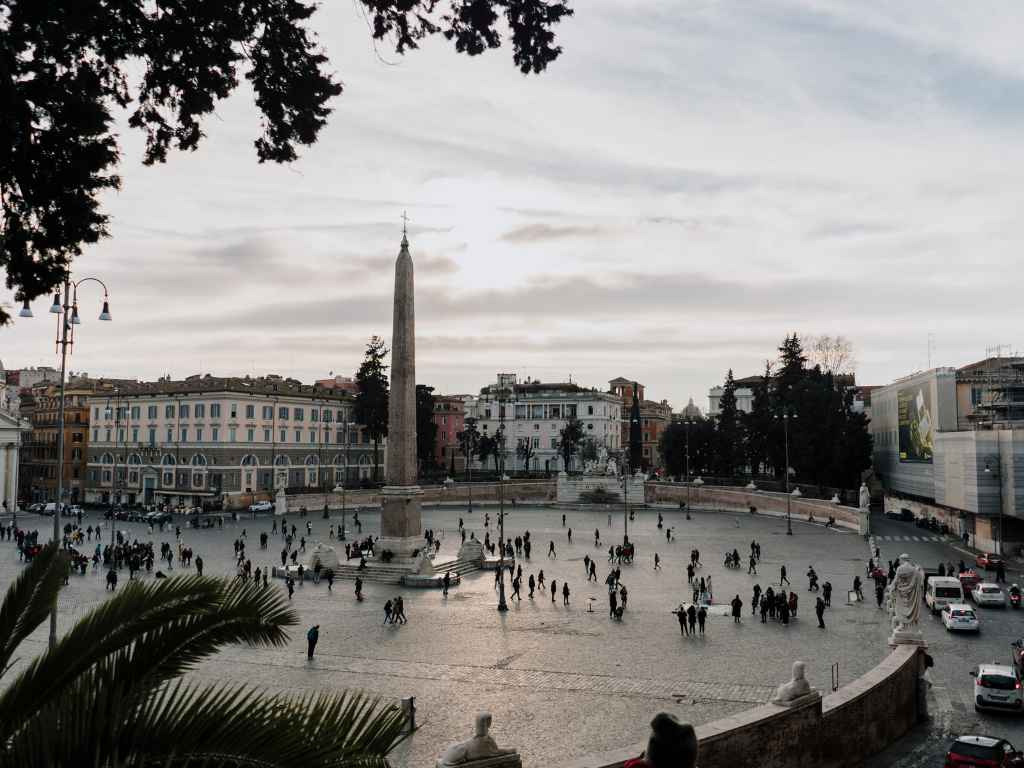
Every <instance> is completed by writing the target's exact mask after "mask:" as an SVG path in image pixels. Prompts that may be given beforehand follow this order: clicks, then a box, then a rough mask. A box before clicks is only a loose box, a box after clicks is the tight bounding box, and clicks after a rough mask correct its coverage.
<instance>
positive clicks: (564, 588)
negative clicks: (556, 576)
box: [562, 581, 569, 608]
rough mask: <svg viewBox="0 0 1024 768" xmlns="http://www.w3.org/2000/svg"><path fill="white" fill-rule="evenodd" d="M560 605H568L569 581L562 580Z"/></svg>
mask: <svg viewBox="0 0 1024 768" xmlns="http://www.w3.org/2000/svg"><path fill="white" fill-rule="evenodd" d="M562 605H564V606H565V607H566V608H568V607H569V582H567V581H563V582H562Z"/></svg>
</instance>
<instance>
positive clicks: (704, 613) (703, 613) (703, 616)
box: [697, 595, 743, 636]
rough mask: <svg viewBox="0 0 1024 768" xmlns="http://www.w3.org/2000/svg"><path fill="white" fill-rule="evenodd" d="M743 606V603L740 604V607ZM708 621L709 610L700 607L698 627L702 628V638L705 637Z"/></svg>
mask: <svg viewBox="0 0 1024 768" xmlns="http://www.w3.org/2000/svg"><path fill="white" fill-rule="evenodd" d="M738 597H739V596H738V595H737V598H738ZM742 606H743V603H740V607H742ZM707 620H708V609H707V608H705V607H704V606H703V605H702V606H701V607H700V610H699V611H697V624H698V625H699V626H700V634H701V635H702V636H703V635H704V623H705V622H706V621H707Z"/></svg>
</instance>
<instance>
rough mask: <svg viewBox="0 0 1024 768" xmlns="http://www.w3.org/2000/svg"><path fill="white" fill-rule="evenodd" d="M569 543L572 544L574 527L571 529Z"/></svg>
mask: <svg viewBox="0 0 1024 768" xmlns="http://www.w3.org/2000/svg"><path fill="white" fill-rule="evenodd" d="M569 543H570V544H572V528H570V529H569Z"/></svg>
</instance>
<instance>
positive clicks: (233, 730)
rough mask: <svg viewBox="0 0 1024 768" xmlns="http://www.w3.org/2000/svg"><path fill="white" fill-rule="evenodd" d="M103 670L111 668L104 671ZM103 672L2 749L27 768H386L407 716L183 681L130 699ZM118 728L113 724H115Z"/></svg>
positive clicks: (322, 698) (329, 699)
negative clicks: (81, 767) (105, 767)
mask: <svg viewBox="0 0 1024 768" xmlns="http://www.w3.org/2000/svg"><path fill="white" fill-rule="evenodd" d="M102 666H103V665H101V667H102ZM109 673H110V670H109V668H108V669H105V670H104V669H102V668H97V669H93V670H90V671H89V673H87V674H86V675H84V676H82V677H81V678H79V679H78V680H76V681H75V684H74V685H73V686H72V687H71V688H70V689H69V690H67V691H66V692H65V695H64V696H62V697H61V698H60V699H59V700H55V701H51V702H50V703H48V704H47V706H46V707H44V708H43V709H42V710H41V711H40V712H39V715H38V716H37V717H36V718H33V720H32V721H31V722H30V723H28V724H26V726H25V727H24V728H22V729H21V730H20V731H19V732H18V733H17V734H15V735H14V737H13V738H11V739H10V740H9V741H8V742H7V749H6V750H3V751H0V755H2V757H3V762H4V763H10V764H12V765H18V766H28V767H31V766H35V765H38V766H40V768H41V767H42V766H79V765H86V764H92V765H118V766H128V767H130V766H140V767H141V766H153V765H162V766H174V767H177V766H197V765H203V766H211V768H212V767H213V766H231V767H232V768H236V767H237V768H242V767H243V766H244V767H248V766H251V767H252V768H278V767H279V766H281V767H283V766H289V767H291V766H302V767H303V768H321V767H322V768H327V767H328V766H331V767H332V768H355V766H360V767H363V766H365V767H366V768H386V767H387V766H388V760H387V755H388V753H389V752H390V751H391V750H392V749H394V747H395V745H396V744H397V743H398V742H399V741H400V740H401V739H402V730H403V727H404V716H403V715H402V713H401V711H400V710H399V709H398V708H397V707H394V706H386V705H381V704H380V703H379V702H377V701H375V700H372V699H369V698H367V697H365V696H363V695H362V694H348V693H343V694H341V695H337V696H332V695H326V694H311V695H309V696H305V697H287V696H266V695H264V694H263V693H262V692H261V691H259V690H256V689H252V688H245V687H231V686H216V687H210V686H200V685H197V684H189V683H184V682H181V681H178V682H175V683H170V684H167V685H164V686H161V687H159V688H157V689H153V690H150V691H149V692H148V693H147V695H145V696H144V697H142V699H141V700H140V698H139V697H138V696H137V695H126V693H127V692H126V690H125V688H124V686H122V685H119V684H118V682H117V681H116V678H109V677H108V678H107V682H109V683H111V684H110V685H104V684H103V678H104V677H106V676H107V675H108V674H109ZM112 725H113V726H114V727H111V726H112Z"/></svg>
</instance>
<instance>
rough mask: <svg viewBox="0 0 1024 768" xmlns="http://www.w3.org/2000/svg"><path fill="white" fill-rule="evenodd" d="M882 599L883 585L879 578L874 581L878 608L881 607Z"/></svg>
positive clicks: (883, 594) (883, 596) (883, 593)
mask: <svg viewBox="0 0 1024 768" xmlns="http://www.w3.org/2000/svg"><path fill="white" fill-rule="evenodd" d="M884 599H885V586H884V585H883V584H882V582H881V581H880V580H879V581H876V582H875V601H876V602H877V603H878V607H879V608H881V607H882V601H883V600H884Z"/></svg>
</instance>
